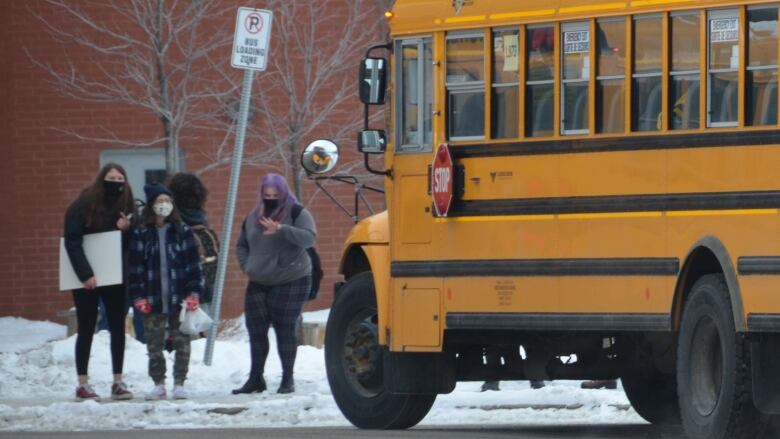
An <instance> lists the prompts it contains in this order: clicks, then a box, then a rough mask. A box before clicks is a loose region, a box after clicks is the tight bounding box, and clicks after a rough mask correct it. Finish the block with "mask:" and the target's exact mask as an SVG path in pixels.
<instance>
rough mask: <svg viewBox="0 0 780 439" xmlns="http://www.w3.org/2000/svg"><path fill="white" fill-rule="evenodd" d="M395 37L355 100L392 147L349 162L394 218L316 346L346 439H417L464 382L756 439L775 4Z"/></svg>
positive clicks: (375, 147) (684, 0)
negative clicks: (418, 430)
mask: <svg viewBox="0 0 780 439" xmlns="http://www.w3.org/2000/svg"><path fill="white" fill-rule="evenodd" d="M386 17H387V19H388V20H389V24H390V28H391V39H392V41H390V42H389V43H388V44H386V45H381V46H377V47H372V48H370V50H369V52H368V53H367V57H366V58H365V59H364V60H363V61H362V63H361V77H360V87H361V99H362V101H363V102H364V103H365V104H367V105H371V104H384V103H385V100H387V102H388V104H386V107H385V110H386V111H387V112H388V117H387V119H388V121H389V125H388V127H387V128H388V129H387V131H386V132H385V131H384V130H377V129H371V127H369V126H368V117H366V129H365V130H364V131H362V132H361V133H359V135H358V144H359V148H360V150H361V151H362V152H364V153H366V154H377V153H381V154H384V155H383V160H384V161H383V162H382V161H381V158H380V157H382V156H371V157H375V158H373V159H371V160H369V159H368V157H369V156H368V155H366V165H367V166H368V168H369V170H371V171H373V172H377V173H381V174H383V175H384V176H385V180H384V183H385V191H386V195H385V197H386V203H387V207H388V208H387V211H385V212H383V213H381V214H378V215H375V216H372V217H370V218H368V219H366V220H364V221H362V222H360V223H358V224H357V225H356V227H355V228H354V230H353V231H352V232H351V234H350V235H349V237H348V239H347V241H346V243H345V244H344V250H343V257H342V261H341V265H340V271H341V273H342V274H343V275H344V278H345V282H344V283H343V284H339V285H337V288H336V291H335V300H334V303H333V307H332V309H331V314H330V318H329V320H328V326H327V333H326V348H325V355H326V364H327V369H328V379H329V382H330V385H331V389H332V391H333V396H334V398H335V400H336V402H337V403H338V406H339V407H340V409H341V411H342V412H343V413H344V415H345V416H346V417H347V419H348V420H349V421H350V422H352V423H353V424H355V425H356V426H358V427H361V428H407V427H410V426H413V425H415V424H416V423H418V422H419V421H420V420H421V419H422V418H423V417H424V416H425V415H426V413H427V412H428V410H429V409H430V407H431V405H432V404H433V402H434V399H435V397H436V395H437V394H439V393H447V392H450V391H452V390H453V389H454V386H455V384H456V383H457V382H458V381H482V380H555V379H568V380H585V379H605V380H607V379H620V380H621V382H622V387H623V389H624V390H625V392H626V395H627V397H628V399H629V401H630V402H631V404H632V405H633V407H634V408H635V409H636V411H637V412H638V413H639V415H641V416H642V417H643V418H645V419H646V420H648V421H649V422H652V423H657V424H681V425H682V427H683V428H684V430H685V433H686V434H687V435H688V436H689V437H691V438H738V437H750V438H753V437H760V435H761V434H764V431H765V425H767V424H768V423H769V422H771V420H772V416H773V415H775V414H778V413H780V372H778V371H780V335H778V334H780V126H778V116H777V115H778V105H780V104H778V99H777V83H778V79H777V74H778V68H777V60H778V52H780V49H779V48H778V3H777V2H767V1H742V2H735V1H727V0H702V1H691V0H624V1H621V0H550V1H544V2H537V1H514V0H494V1H486V0H460V1H458V0H455V1H452V0H397V1H396V2H395V6H394V8H393V10H392V11H390V12H388V13H387V14H386ZM377 53H379V55H378V56H377ZM369 55H372V56H369ZM385 86H387V87H386V88H385ZM386 98H387V99H386ZM371 108H373V109H374V110H376V109H380V110H381V107H371ZM374 110H369V107H368V106H367V107H366V110H365V111H366V114H367V115H368V114H369V112H370V111H374ZM318 147H319V148H320V149H326V150H329V151H335V147H336V146H335V145H333V144H329V143H328V142H325V148H323V144H322V143H320V144H319V146H318ZM310 152H311V150H309V149H307V153H305V154H304V158H303V162H304V164H306V163H307V156H306V154H308V153H310ZM378 165H382V166H383V168H382V166H378ZM376 168H382V169H376ZM442 176H445V177H448V178H446V179H444V180H442V179H441V178H440V177H442Z"/></svg>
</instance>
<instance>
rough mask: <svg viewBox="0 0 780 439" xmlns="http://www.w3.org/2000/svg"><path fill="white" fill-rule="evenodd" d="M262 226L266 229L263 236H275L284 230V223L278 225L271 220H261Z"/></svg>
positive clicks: (264, 218)
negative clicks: (280, 230)
mask: <svg viewBox="0 0 780 439" xmlns="http://www.w3.org/2000/svg"><path fill="white" fill-rule="evenodd" d="M260 224H261V225H262V226H263V227H264V228H265V231H264V232H263V235H273V234H274V233H276V232H278V231H279V229H281V228H282V223H278V222H276V221H274V220H272V219H271V218H266V217H263V218H260Z"/></svg>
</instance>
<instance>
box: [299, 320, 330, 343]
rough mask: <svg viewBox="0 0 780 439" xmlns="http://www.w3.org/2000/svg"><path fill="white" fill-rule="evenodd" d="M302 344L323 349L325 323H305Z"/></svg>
mask: <svg viewBox="0 0 780 439" xmlns="http://www.w3.org/2000/svg"><path fill="white" fill-rule="evenodd" d="M299 340H300V344H302V345H307V346H314V347H315V348H319V349H321V348H322V347H323V346H325V323H317V322H303V325H301V334H300V338H299Z"/></svg>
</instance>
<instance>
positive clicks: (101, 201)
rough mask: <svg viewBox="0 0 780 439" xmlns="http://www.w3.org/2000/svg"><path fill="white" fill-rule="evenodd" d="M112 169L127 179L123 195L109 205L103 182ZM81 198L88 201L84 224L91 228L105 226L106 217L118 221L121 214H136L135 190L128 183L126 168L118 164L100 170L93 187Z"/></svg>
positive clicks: (109, 164) (88, 188) (84, 192)
mask: <svg viewBox="0 0 780 439" xmlns="http://www.w3.org/2000/svg"><path fill="white" fill-rule="evenodd" d="M112 169H116V170H117V171H118V172H119V173H120V174H122V176H123V177H124V178H125V184H124V187H123V188H122V193H121V194H119V196H118V197H116V200H114V202H113V203H111V204H110V205H108V204H107V203H106V201H107V200H106V192H105V190H104V189H103V180H105V179H106V175H107V174H108V173H109V172H111V170H112ZM81 196H82V197H84V199H85V200H86V211H85V212H84V224H85V225H86V226H87V227H91V228H101V227H103V226H105V224H103V221H104V220H105V219H106V217H108V216H110V217H111V218H114V219H118V217H119V212H123V213H125V214H130V213H133V212H135V201H134V198H133V190H132V189H131V188H130V184H129V183H128V181H127V172H125V168H123V167H121V166H120V165H118V164H116V163H107V164H106V165H105V166H103V168H102V169H100V172H98V174H97V177H95V181H93V182H92V184H91V185H89V186H87V187H86V188H85V189H84V191H82V193H81Z"/></svg>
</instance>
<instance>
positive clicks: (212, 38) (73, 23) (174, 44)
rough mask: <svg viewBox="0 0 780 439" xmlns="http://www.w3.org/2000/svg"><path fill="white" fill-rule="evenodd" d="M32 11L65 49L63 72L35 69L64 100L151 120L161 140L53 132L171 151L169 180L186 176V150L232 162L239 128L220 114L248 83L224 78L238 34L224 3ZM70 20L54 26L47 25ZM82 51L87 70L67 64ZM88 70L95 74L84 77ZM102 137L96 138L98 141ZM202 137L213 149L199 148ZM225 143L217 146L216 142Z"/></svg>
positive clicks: (59, 3) (100, 2)
mask: <svg viewBox="0 0 780 439" xmlns="http://www.w3.org/2000/svg"><path fill="white" fill-rule="evenodd" d="M44 5H45V6H47V8H45V9H44V8H38V9H35V10H31V12H32V13H33V15H35V16H36V17H37V18H38V20H40V21H41V23H42V24H43V25H44V28H45V29H46V30H47V31H48V32H49V34H51V36H52V37H53V38H55V39H56V40H57V41H59V42H61V43H62V46H63V54H64V56H62V57H61V58H60V59H62V60H64V61H62V62H60V63H59V64H54V63H48V62H46V63H45V62H41V61H38V60H37V59H36V58H35V57H33V56H30V59H31V60H32V61H33V62H35V63H36V64H37V65H38V66H40V67H41V68H43V69H45V70H46V71H47V72H48V73H49V75H50V78H51V81H52V83H53V84H54V85H55V88H56V90H57V91H58V92H60V93H61V94H63V95H65V96H67V97H70V98H73V99H77V100H82V101H89V102H107V103H113V104H119V105H120V106H127V107H130V108H131V109H135V110H140V111H141V112H145V113H147V114H152V115H153V116H154V117H156V118H157V119H158V120H159V121H160V124H161V126H160V131H159V132H157V133H136V136H134V137H132V138H128V137H126V136H127V135H125V137H123V136H122V135H119V134H117V132H116V131H115V130H113V129H112V128H110V127H101V126H97V127H94V129H93V130H90V131H89V132H84V131H76V130H71V129H66V128H63V127H53V128H54V129H57V130H59V131H60V132H64V133H67V134H70V135H73V136H75V137H77V138H79V139H82V140H87V141H94V142H103V143H111V144H115V145H121V146H130V147H143V146H160V145H162V146H164V148H165V152H166V168H167V170H168V172H176V171H178V170H179V164H180V159H179V151H180V147H181V146H182V143H184V142H192V144H191V145H188V150H190V151H193V150H197V151H199V152H201V153H203V154H206V155H207V156H208V161H211V162H216V163H219V162H224V161H225V160H226V159H225V158H226V157H227V155H228V154H229V151H226V150H225V149H226V145H227V142H228V140H229V138H230V137H231V134H232V127H233V122H234V121H233V120H232V119H233V118H232V117H231V116H232V115H230V114H226V112H225V107H224V106H223V105H222V104H223V103H224V102H225V101H226V100H228V97H229V96H232V95H235V94H236V90H237V89H238V87H239V83H240V81H238V80H237V75H235V74H234V73H233V72H231V71H229V70H226V69H225V68H224V65H225V62H224V59H225V57H226V56H227V54H228V53H229V45H230V42H231V38H232V30H233V29H232V26H222V25H221V24H223V23H224V22H230V18H229V17H230V15H229V13H230V12H234V10H235V9H226V8H224V7H223V6H222V2H221V1H220V0H81V1H78V2H76V1H72V0H45V3H44ZM55 14H56V15H57V16H58V17H60V18H61V17H64V18H65V20H62V19H58V20H57V21H56V22H55V21H53V20H50V19H49V18H48V17H52V16H54V15H55ZM71 45H75V46H76V48H77V49H78V50H79V54H80V55H81V54H83V53H85V52H86V53H88V54H89V57H90V60H89V61H90V62H89V65H86V64H84V63H81V64H78V65H77V64H76V63H74V62H73V61H72V59H71V58H69V57H68V48H69V47H72V46H71ZM85 67H88V68H85ZM96 133H97V134H96ZM199 136H205V137H208V139H209V142H211V143H212V145H210V146H208V147H204V146H203V145H197V143H198V138H199ZM214 138H216V139H221V140H218V142H217V145H216V146H214V145H213V139H214Z"/></svg>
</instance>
